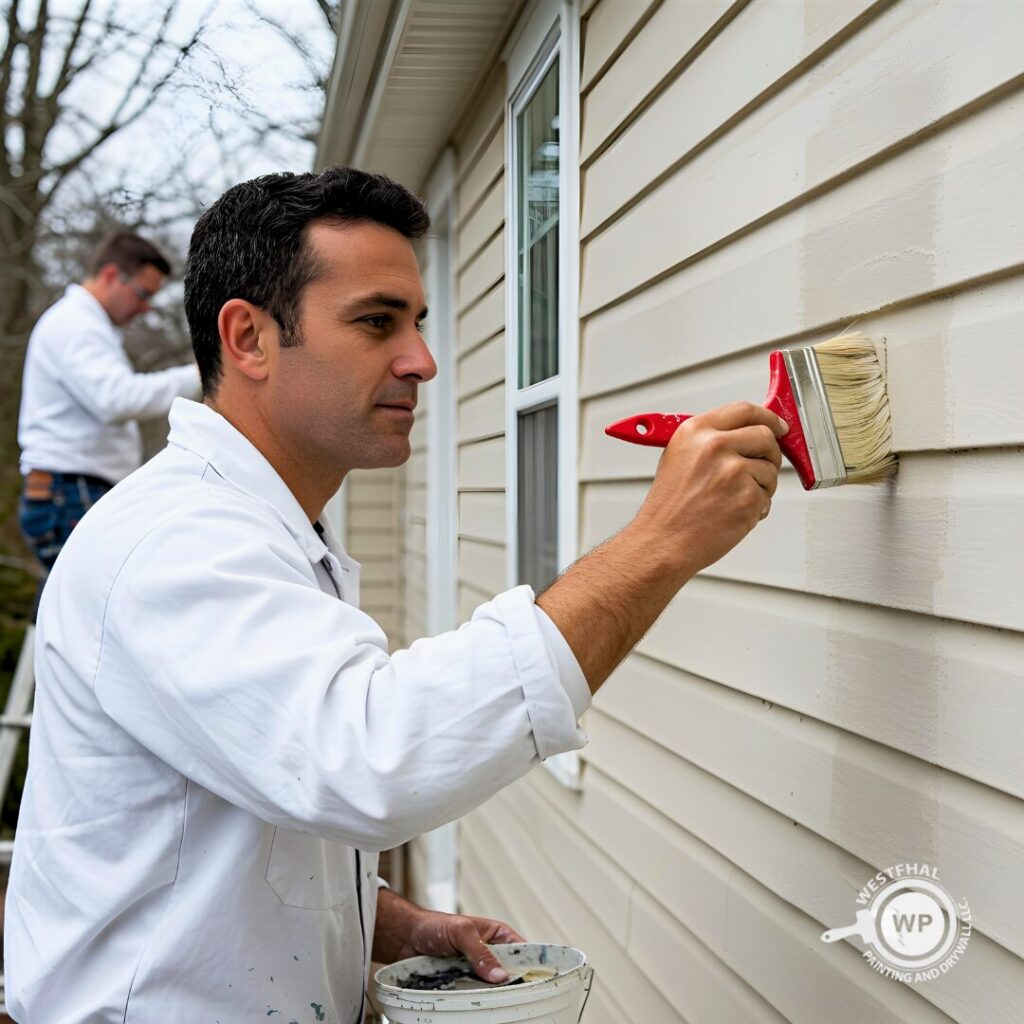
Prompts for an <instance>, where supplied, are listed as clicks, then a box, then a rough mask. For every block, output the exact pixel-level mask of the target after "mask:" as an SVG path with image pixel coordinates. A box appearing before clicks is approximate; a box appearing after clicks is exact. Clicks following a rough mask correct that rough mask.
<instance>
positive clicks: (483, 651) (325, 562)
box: [5, 399, 589, 1024]
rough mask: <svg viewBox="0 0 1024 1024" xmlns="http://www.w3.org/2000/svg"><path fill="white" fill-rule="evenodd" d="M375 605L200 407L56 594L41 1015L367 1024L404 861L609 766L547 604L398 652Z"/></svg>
mask: <svg viewBox="0 0 1024 1024" xmlns="http://www.w3.org/2000/svg"><path fill="white" fill-rule="evenodd" d="M358 603H359V565H358V563H356V562H355V561H353V560H352V559H351V558H349V557H348V556H347V555H346V553H345V552H344V551H343V550H342V549H341V547H340V546H339V545H338V543H337V541H336V540H334V538H333V537H332V536H331V534H330V532H329V531H328V530H324V529H323V528H322V527H321V528H320V529H319V530H318V529H317V528H316V526H315V525H314V524H311V523H310V521H309V519H308V518H307V517H306V516H305V515H304V514H303V511H302V509H301V507H300V506H299V504H298V502H297V500H296V499H295V497H294V496H293V495H292V493H291V491H290V490H289V489H288V488H287V486H286V485H285V483H284V482H283V480H282V479H281V478H280V477H279V476H278V474H277V473H276V472H275V471H274V470H273V468H272V467H271V466H270V464H269V463H268V462H267V461H266V460H265V459H264V458H263V456H262V455H261V454H260V452H259V451H258V450H257V449H256V448H255V447H253V446H252V445H251V444H250V443H249V441H247V440H246V439H245V438H244V437H243V436H242V435H241V434H240V433H239V432H238V431H237V430H235V429H234V427H232V426H231V425H230V424H229V423H228V421H227V420H225V419H224V418H222V417H221V416H220V415H218V414H217V413H216V412H214V411H213V410H212V409H210V408H208V407H206V406H203V405H199V404H196V403H194V402H188V401H185V400H182V399H179V400H178V401H177V402H176V403H175V405H174V407H173V409H172V410H171V434H170V438H169V444H168V447H167V448H166V449H165V450H164V451H163V452H162V453H161V454H159V455H158V456H157V457H156V458H154V459H153V460H151V461H150V462H149V463H148V464H147V465H146V466H144V467H143V468H142V469H140V470H139V471H138V472H136V473H134V474H133V475H132V476H130V477H129V478H128V479H127V480H125V481H123V482H122V483H121V484H119V485H118V486H117V487H116V488H115V489H114V490H113V491H111V493H110V494H109V495H107V496H106V497H105V498H104V499H103V501H101V502H99V503H98V504H97V505H96V506H95V507H94V508H93V509H92V510H91V511H90V512H89V513H88V514H87V515H86V516H85V518H84V519H83V520H82V522H81V524H80V525H79V526H78V527H77V529H76V530H75V532H74V533H73V534H72V536H71V539H70V541H69V542H68V544H67V546H66V547H65V548H64V550H63V552H62V553H61V555H60V557H59V558H58V560H57V564H56V566H55V568H54V570H53V573H52V575H51V576H50V579H49V582H48V583H47V586H46V588H45V591H44V595H43V599H42V605H41V609H40V615H39V622H38V629H37V636H36V641H37V642H36V678H37V684H38V690H37V697H36V704H35V712H34V715H35V717H34V720H33V726H32V732H31V741H30V743H31V745H30V759H29V774H28V781H27V784H26V789H25V794H24V797H23V800H22V805H21V807H22V810H21V818H20V820H19V824H18V830H17V837H16V840H15V850H14V859H13V864H12V869H11V878H10V885H9V888H8V896H7V916H6V928H5V931H6V935H5V940H6V950H5V953H6V982H7V1005H8V1009H9V1011H10V1012H11V1013H12V1015H13V1016H14V1018H15V1019H16V1020H19V1021H23V1022H24V1021H31V1022H32V1024H56V1022H58V1021H59V1022H65V1024H66V1022H72V1021H82V1022H84V1021H89V1022H100V1021H103V1022H106V1021H110V1022H114V1021H117V1022H126V1024H133V1022H135V1024H140V1022H157V1021H159V1022H164V1021H193V1020H194V1021H204V1022H210V1024H212V1022H215V1021H217V1020H220V1021H222V1022H224V1024H228V1022H234V1021H240V1020H255V1019H263V1018H264V1017H270V1019H277V1020H283V1021H291V1020H295V1021H303V1022H305V1021H310V1022H312V1021H327V1022H335V1024H353V1022H354V1020H355V1018H356V1017H357V1015H358V1009H359V1006H360V1003H361V997H362V990H363V987H364V985H365V984H366V982H367V971H368V966H369V951H370V949H371V946H372V941H373V927H374V916H375V910H376V897H377V879H376V863H377V851H380V850H384V849H389V848H391V847H394V846H397V845H399V844H400V843H403V842H405V841H407V840H409V839H410V838H412V837H413V836H416V835H418V834H419V833H421V832H425V831H427V830H430V829H433V828H436V827H438V826H440V825H442V824H443V823H445V822H448V821H451V820H453V819H455V818H457V817H459V816H460V815H462V814H464V813H466V812H467V811H469V810H470V809H471V808H473V807H475V806H476V805H478V804H480V803H481V802H483V801H484V800H486V799H487V798H488V797H490V796H491V795H493V794H494V793H496V792H497V791H498V790H500V789H501V788H502V787H504V786H506V785H508V784H509V783H511V782H512V781H514V780H515V779H517V778H519V777H520V776H521V775H523V774H524V773H525V772H526V771H528V770H529V769H530V768H531V767H532V766H533V765H535V764H537V763H538V761H539V760H540V759H542V758H547V757H549V756H551V755H553V754H557V753H559V752H562V751H567V750H571V749H576V748H578V747H580V746H582V744H583V743H584V741H585V736H584V735H583V733H582V732H581V731H580V729H579V727H578V725H577V719H578V717H579V715H580V713H581V712H582V711H583V710H584V708H585V707H586V704H587V702H588V700H589V694H588V693H587V692H586V686H585V683H584V681H583V678H582V673H580V672H579V666H578V664H577V663H576V662H575V659H573V658H572V653H571V651H570V650H569V648H568V645H566V644H565V641H564V639H563V638H561V636H560V635H557V630H555V634H556V636H557V639H553V638H552V637H551V634H550V631H551V630H553V629H554V627H553V624H552V623H551V621H550V620H549V619H547V618H546V616H543V615H542V614H541V613H540V609H539V608H537V606H536V605H535V603H534V600H533V593H532V591H531V590H530V589H529V588H528V587H517V588H515V589H514V590H510V591H508V592H506V593H503V594H499V595H498V596H497V597H496V598H495V599H494V600H493V601H490V602H488V603H486V604H484V605H482V606H481V607H480V608H478V609H477V610H476V612H475V613H474V614H473V616H472V620H471V621H470V622H468V623H467V624H465V625H463V626H462V627H460V628H459V629H458V630H454V631H452V632H448V633H444V634H442V635H440V636H437V637H432V638H427V639H423V640H418V641H416V642H415V643H414V644H412V645H411V647H410V648H409V649H408V650H402V651H398V652H396V653H394V654H391V655H389V654H388V648H387V640H386V637H385V635H384V633H383V632H382V631H381V629H380V627H379V626H378V625H377V623H376V622H374V621H373V619H371V618H370V617H369V616H368V615H366V614H365V613H363V612H362V611H360V610H359V608H358ZM546 631H547V632H546ZM558 644H561V647H560V648H559V647H558ZM566 658H568V662H566V660H565V659H566ZM559 664H562V665H563V667H564V669H565V670H564V671H563V672H560V671H559V667H558V666H559ZM563 677H564V678H563ZM570 677H571V678H570Z"/></svg>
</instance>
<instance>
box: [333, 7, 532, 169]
mask: <svg viewBox="0 0 1024 1024" xmlns="http://www.w3.org/2000/svg"><path fill="white" fill-rule="evenodd" d="M374 4H376V5H377V6H376V7H374V6H372V5H374ZM361 6H363V8H364V9H363V10H361V11H355V12H354V13H353V14H352V16H351V18H352V21H351V23H350V24H351V25H352V26H353V27H352V28H351V29H350V30H349V32H348V38H347V39H346V38H345V36H346V32H345V28H344V27H343V29H342V38H341V39H340V41H339V48H338V54H337V57H336V59H335V68H334V73H333V74H332V81H331V91H330V94H329V96H328V101H327V107H326V112H325V120H324V125H323V130H322V132H321V138H320V145H319V147H318V151H317V162H318V164H319V165H320V166H323V165H325V164H328V163H352V164H355V165H357V166H359V167H362V168H364V169H365V170H371V171H381V172H383V173H385V174H388V175H390V176H391V177H393V178H395V179H396V180H397V181H400V182H402V183H403V184H405V185H408V186H409V187H410V188H414V189H418V188H420V187H422V185H423V183H424V181H425V179H426V177H427V174H428V172H429V171H430V169H431V167H432V166H433V165H434V163H435V162H436V160H437V158H438V156H439V153H440V151H441V148H442V147H443V146H444V144H445V142H446V141H447V140H448V139H449V138H450V136H451V135H452V132H453V130H454V128H455V126H456V124H457V123H458V121H459V119H460V118H461V116H462V115H463V114H464V113H465V111H466V109H467V107H468V106H469V105H470V103H471V102H472V100H473V94H474V93H473V90H474V86H476V85H478V84H479V83H480V82H481V81H482V80H483V78H484V77H486V74H487V73H488V71H489V70H490V68H491V67H492V65H493V63H494V61H495V60H497V59H498V56H499V53H500V48H501V46H502V45H503V43H504V41H505V39H506V37H507V35H508V32H509V30H510V28H511V26H512V23H513V20H514V18H515V16H516V14H517V12H518V10H519V8H520V7H521V2H520V0H395V2H393V3H391V4H390V7H388V0H362V4H361ZM384 7H388V10H387V11H386V12H384V11H383V8H384ZM385 13H386V14H387V17H386V19H385V18H384V14H385ZM368 47H373V48H374V50H373V53H372V54H371V53H370V51H369V50H368ZM343 48H344V50H345V51H346V52H344V53H343V52H342V49H343ZM371 56H372V58H373V59H372V70H371V71H369V72H368V71H367V68H368V67H370V65H371Z"/></svg>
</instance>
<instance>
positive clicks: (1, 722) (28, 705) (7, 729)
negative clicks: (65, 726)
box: [0, 623, 36, 1013]
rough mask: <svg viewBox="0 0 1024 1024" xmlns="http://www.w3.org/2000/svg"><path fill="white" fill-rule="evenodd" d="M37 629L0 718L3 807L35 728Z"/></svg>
mask: <svg viewBox="0 0 1024 1024" xmlns="http://www.w3.org/2000/svg"><path fill="white" fill-rule="evenodd" d="M35 638H36V628H35V626H34V625H32V624H31V623H29V626H28V629H26V630H25V640H24V642H23V643H22V645H21V653H20V654H19V655H18V664H17V666H16V667H15V669H14V677H13V678H12V679H11V689H10V692H9V693H8V694H7V705H6V707H5V708H4V711H3V714H2V715H0V806H3V802H4V799H5V798H6V796H7V790H8V788H9V787H10V784H11V773H12V772H13V771H14V759H15V757H17V754H18V746H19V744H20V743H21V740H22V737H23V736H24V734H25V733H26V732H27V731H28V727H29V726H30V725H31V724H32V696H33V693H34V692H35V672H34V662H33V655H34V651H35ZM13 851H14V842H13V840H10V839H5V840H3V841H0V864H7V865H9V864H10V863H11V854H12V852H13ZM6 1004H7V1000H6V998H5V993H4V977H3V974H0V1013H6V1012H7V1005H6Z"/></svg>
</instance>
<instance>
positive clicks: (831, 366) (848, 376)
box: [605, 334, 896, 491]
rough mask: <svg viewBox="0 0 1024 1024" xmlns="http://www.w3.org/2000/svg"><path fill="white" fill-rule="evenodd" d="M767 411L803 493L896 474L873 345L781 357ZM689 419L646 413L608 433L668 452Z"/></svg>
mask: <svg viewBox="0 0 1024 1024" xmlns="http://www.w3.org/2000/svg"><path fill="white" fill-rule="evenodd" d="M768 365H769V367H770V369H771V378H770V381H769V384H768V396H767V397H766V398H765V400H764V402H762V403H761V404H762V405H764V407H765V408H766V409H770V410H771V411H772V412H774V413H775V414H776V415H778V416H781V417H782V418H783V419H784V420H785V421H786V422H787V423H788V424H789V433H788V434H786V436H785V437H782V438H780V439H779V447H780V448H781V449H782V454H783V455H785V456H786V458H787V459H789V461H790V462H792V463H793V465H794V467H796V471H797V474H798V475H799V477H800V483H802V484H803V486H804V490H807V491H810V490H814V489H815V488H818V487H835V486H837V485H838V484H862V483H872V482H874V481H876V480H880V479H882V478H883V477H884V476H887V475H888V474H889V473H890V472H892V470H893V469H894V468H895V466H896V456H895V454H894V453H893V451H892V425H891V422H890V417H889V398H888V395H887V394H886V390H885V372H884V371H883V369H882V365H881V361H880V360H879V354H878V350H877V349H876V347H875V345H874V343H873V342H872V341H871V340H870V339H869V338H866V337H865V336H864V335H862V334H843V335H840V336H839V337H838V338H832V339H830V340H829V341H825V342H822V343H821V344H820V345H815V346H814V347H813V348H793V349H784V350H777V351H775V352H772V353H771V355H770V356H769V357H768ZM691 415H692V414H690V413H676V414H673V413H658V412H655V413H642V414H640V415H638V416H629V417H627V418H626V419H624V420H619V421H618V422H617V423H613V424H612V425H611V426H609V427H605V433H606V434H609V435H610V436H611V437H616V438H618V439H619V440H621V441H631V442H632V443H633V444H646V445H652V446H655V447H661V448H663V447H664V446H665V445H666V444H668V442H669V438H670V437H671V436H672V435H673V434H674V433H675V432H676V428H677V427H678V426H679V424H680V423H683V422H684V421H685V420H688V419H689V418H690V416H691Z"/></svg>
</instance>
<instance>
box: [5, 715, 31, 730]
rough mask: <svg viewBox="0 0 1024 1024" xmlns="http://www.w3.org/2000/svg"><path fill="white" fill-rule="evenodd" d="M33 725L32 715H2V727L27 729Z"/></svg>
mask: <svg viewBox="0 0 1024 1024" xmlns="http://www.w3.org/2000/svg"><path fill="white" fill-rule="evenodd" d="M31 724H32V716H31V715H0V726H6V727H7V728H8V729H27V728H28V727H29V726H30V725H31Z"/></svg>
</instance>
